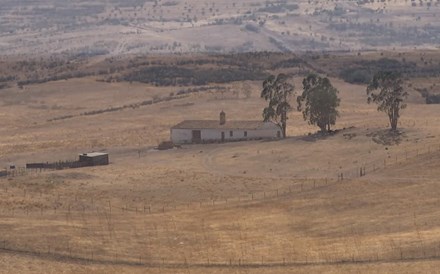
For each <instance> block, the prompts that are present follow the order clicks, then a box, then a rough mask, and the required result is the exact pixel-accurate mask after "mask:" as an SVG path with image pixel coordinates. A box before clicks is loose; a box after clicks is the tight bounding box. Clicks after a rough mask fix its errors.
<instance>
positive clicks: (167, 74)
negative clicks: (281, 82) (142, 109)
mask: <svg viewBox="0 0 440 274" xmlns="http://www.w3.org/2000/svg"><path fill="white" fill-rule="evenodd" d="M266 77H267V74H266V73H265V72H262V71H258V70H243V69H234V68H231V69H226V68H221V69H201V68H195V69H192V68H182V67H175V66H154V67H147V68H144V69H141V70H139V71H135V72H133V73H130V74H128V75H126V76H124V77H123V80H125V81H136V82H141V83H149V84H154V85H157V86H189V85H197V86H199V85H206V84H209V83H229V82H235V81H246V80H262V79H264V78H266Z"/></svg>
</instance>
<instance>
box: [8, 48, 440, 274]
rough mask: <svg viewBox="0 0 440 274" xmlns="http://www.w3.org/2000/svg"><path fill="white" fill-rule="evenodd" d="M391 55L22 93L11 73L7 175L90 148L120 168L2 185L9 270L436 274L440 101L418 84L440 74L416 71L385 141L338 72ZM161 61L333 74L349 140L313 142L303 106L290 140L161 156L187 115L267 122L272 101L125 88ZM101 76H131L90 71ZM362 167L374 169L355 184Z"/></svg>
mask: <svg viewBox="0 0 440 274" xmlns="http://www.w3.org/2000/svg"><path fill="white" fill-rule="evenodd" d="M395 54H398V53H393V52H386V53H385V54H384V55H381V54H380V53H370V54H367V53H363V54H362V55H361V56H358V55H348V54H347V55H340V56H336V57H334V56H333V55H330V56H327V57H324V56H321V57H319V58H316V57H313V56H309V55H306V56H294V55H273V56H271V58H268V57H264V56H263V57H261V56H260V57H256V56H255V55H254V56H252V55H251V56H246V55H244V56H243V55H239V56H234V57H227V56H181V57H176V56H167V57H162V58H161V59H159V57H153V58H144V59H142V58H134V57H127V59H106V60H103V59H99V58H98V59H93V58H92V59H90V60H88V61H87V60H85V59H84V60H83V61H82V63H81V62H80V63H79V64H77V65H78V68H79V69H80V70H83V69H84V70H85V69H89V70H90V71H91V72H94V73H91V74H90V75H87V76H84V77H82V78H75V77H74V78H71V77H68V78H69V79H67V80H58V81H44V83H29V84H25V85H23V86H22V87H21V88H20V87H18V86H17V85H16V82H14V81H16V80H8V81H7V83H8V85H10V87H6V88H4V89H3V90H2V92H1V94H0V99H1V106H0V114H1V118H2V121H3V126H2V128H1V129H0V138H1V140H2V142H1V146H0V155H1V158H0V164H1V165H2V166H8V165H10V164H11V163H14V164H16V165H17V166H19V167H20V166H23V165H24V164H25V163H26V162H34V161H57V160H66V159H71V158H74V157H76V154H77V153H80V152H84V151H89V150H106V151H109V152H110V157H111V162H112V164H111V165H109V166H106V167H93V168H84V169H72V170H64V171H44V172H26V173H25V174H20V175H18V176H15V177H8V178H3V179H0V216H1V219H0V266H1V269H2V271H4V272H6V273H11V272H17V271H18V272H35V273H39V272H52V273H59V272H61V271H64V272H72V273H89V272H91V271H93V272H97V273H112V272H122V273H137V272H139V273H144V272H151V273H206V272H209V273H231V272H232V273H254V272H255V273H260V272H266V273H285V272H291V273H304V272H317V273H318V272H319V273H341V272H370V273H371V272H386V273H390V272H398V273H405V272H407V273H412V272H417V271H419V272H424V273H429V272H432V273H434V272H435V271H436V269H438V267H439V256H440V245H439V243H440V233H439V227H440V222H439V218H438V217H439V216H438V210H437V209H438V206H439V202H440V200H439V199H438V197H439V194H440V193H439V187H438V179H437V178H438V176H439V175H440V173H439V170H438V169H437V166H438V163H439V161H440V146H439V145H440V138H439V137H438V136H439V134H440V118H439V117H438V111H439V105H435V104H431V105H427V104H425V100H424V98H423V97H422V94H421V93H420V92H419V91H418V90H417V89H418V88H420V87H424V86H425V85H428V86H434V87H435V85H434V84H435V83H436V81H437V79H438V78H437V76H434V75H428V74H423V75H418V76H417V77H412V76H411V74H409V76H408V84H410V83H411V84H412V85H411V86H409V85H408V90H409V92H410V93H411V97H410V100H409V104H408V108H407V109H406V110H405V111H404V113H403V116H402V119H401V123H400V126H399V127H400V128H401V134H399V135H390V134H389V133H388V132H387V131H386V130H385V129H386V127H387V119H386V117H385V115H383V114H381V113H377V112H376V110H375V107H374V106H372V105H367V104H366V94H365V86H364V85H358V84H349V83H346V82H344V81H342V80H340V79H338V78H336V76H338V75H339V72H340V71H341V68H342V67H344V66H347V65H358V63H356V62H358V61H359V60H364V61H365V60H379V59H380V58H384V57H388V58H394V59H397V57H396V56H395ZM421 54H422V55H423V56H424V57H425V58H428V57H427V56H428V55H429V59H432V60H434V61H433V62H432V63H433V64H436V63H438V60H439V59H438V56H439V55H438V52H434V51H433V52H412V53H405V55H404V56H405V58H407V60H408V62H409V61H411V60H414V62H415V61H416V60H420V55H421ZM269 57H270V56H269ZM154 58H157V59H154ZM260 58H261V59H260ZM145 59H146V60H147V61H148V64H145V63H144V61H145ZM185 60H186V61H188V60H196V61H197V60H199V61H200V60H211V61H209V62H202V64H197V63H196V64H195V63H188V64H187V63H185V62H183V61H185ZM249 60H254V63H252V61H249ZM267 60H270V61H267ZM286 60H290V61H289V62H288V61H286ZM292 60H299V61H292ZM152 61H154V62H155V63H154V64H151V62H152ZM157 61H161V65H162V66H164V65H165V66H180V67H182V68H186V69H195V70H203V69H207V70H209V69H219V68H225V67H233V68H236V69H240V68H241V67H242V66H244V64H246V63H248V64H252V67H253V68H255V69H256V71H261V72H262V73H271V72H279V71H285V72H289V73H291V74H292V75H293V76H294V79H295V84H296V86H297V91H298V90H299V89H300V88H301V82H300V81H301V75H303V74H304V73H305V72H306V71H308V70H312V69H314V68H320V69H323V70H326V71H325V72H326V73H328V74H329V75H330V76H332V82H333V84H334V85H335V86H336V87H337V88H338V89H339V90H340V95H341V99H342V102H341V109H340V112H341V117H340V119H339V120H338V122H337V125H336V128H337V129H338V132H337V133H335V134H334V135H331V136H327V137H322V136H319V135H316V134H314V133H315V132H316V131H317V129H316V128H313V127H310V126H309V125H307V124H306V123H305V122H304V121H303V120H302V117H301V114H300V113H297V112H292V113H291V114H290V115H289V117H290V119H289V121H288V135H289V136H290V137H289V138H287V139H286V140H282V141H273V142H267V141H266V142H265V141H252V142H239V143H230V144H211V145H188V146H184V147H183V148H182V149H174V150H169V151H156V150H154V149H153V147H154V146H156V145H157V144H158V143H159V142H160V141H162V140H167V139H168V138H169V128H170V126H172V125H174V124H175V123H177V122H180V121H181V120H183V119H216V118H217V116H218V112H219V111H220V110H222V109H223V110H225V112H226V113H227V116H228V119H261V109H262V108H263V106H264V101H262V100H261V99H260V98H259V91H260V85H261V81H259V80H253V79H240V81H233V80H228V81H223V82H220V83H208V84H207V85H204V86H203V87H205V89H200V88H201V86H198V87H194V86H191V85H186V86H185V85H182V86H179V85H178V84H176V83H172V84H170V85H157V86H155V85H153V84H151V83H150V84H141V83H138V82H136V81H134V82H132V83H130V82H127V81H124V75H129V74H130V73H132V72H134V71H138V70H142V69H144V68H148V67H156V66H157V63H156V62H157ZM283 61H284V62H283ZM7 62H8V65H7V66H3V67H2V70H3V71H5V72H9V73H10V74H11V75H17V76H18V77H19V78H20V77H23V78H20V80H26V79H28V78H27V77H26V73H27V72H26V71H23V70H22V69H16V70H14V69H13V68H14V64H15V63H14V60H12V59H8V60H7ZM291 62H292V63H293V64H294V65H292V64H291ZM298 62H299V63H301V65H300V66H298V65H297V64H298ZM417 62H419V61H417ZM280 64H281V65H280ZM283 64H284V65H283ZM286 64H290V65H286ZM428 65H429V63H428ZM428 65H426V66H428ZM234 66H235V67H234ZM104 67H108V68H109V69H111V68H115V67H120V68H121V69H120V70H116V69H115V71H112V72H111V71H107V72H105V73H102V74H99V73H95V72H96V71H99V70H100V69H102V68H104ZM78 68H71V69H72V72H76V71H78ZM43 71H44V74H45V75H41V76H44V77H47V76H51V75H53V74H52V73H53V71H51V70H50V69H48V70H43ZM40 72H41V71H40ZM41 73H43V72H41ZM109 79H113V80H110V81H107V80H109ZM241 80H245V81H241ZM208 87H210V88H208ZM188 89H192V92H182V93H181V94H180V95H179V96H177V97H176V96H175V97H173V98H172V100H171V99H170V100H164V101H161V100H159V99H160V98H169V97H170V94H171V93H173V94H174V95H177V94H178V93H179V91H181V90H184V91H186V90H188ZM194 89H196V90H197V91H196V92H194ZM244 89H250V90H251V91H252V92H251V94H250V96H247V95H246V94H245V93H244V91H243V90H244ZM174 95H173V96H174ZM145 101H152V102H151V104H142V102H145ZM121 106H122V107H123V108H118V107H121ZM115 108H116V109H115ZM101 110H106V111H101ZM85 113H93V115H86V114H85ZM60 117H61V118H60ZM54 118H58V119H54ZM360 168H365V170H366V176H363V177H359V170H360ZM340 173H343V174H344V180H340V179H339V180H338V175H339V174H340Z"/></svg>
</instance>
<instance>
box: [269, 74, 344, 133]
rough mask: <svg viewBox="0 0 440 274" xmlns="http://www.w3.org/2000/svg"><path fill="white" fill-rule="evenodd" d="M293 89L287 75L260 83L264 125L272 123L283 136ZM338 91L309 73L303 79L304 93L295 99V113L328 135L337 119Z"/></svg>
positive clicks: (317, 76)
mask: <svg viewBox="0 0 440 274" xmlns="http://www.w3.org/2000/svg"><path fill="white" fill-rule="evenodd" d="M294 89H295V86H294V84H293V82H292V81H291V79H290V77H289V76H287V75H286V74H282V73H281V74H278V75H277V76H274V75H271V76H269V77H268V78H267V79H266V80H265V81H264V82H263V89H262V91H261V98H263V99H264V100H266V101H267V102H268V105H267V107H265V108H264V109H263V119H264V121H265V122H267V121H272V122H273V123H275V124H277V125H278V126H279V127H280V129H281V130H282V134H283V138H285V137H286V126H287V120H288V119H289V118H288V112H289V111H291V110H292V106H291V104H290V100H291V98H292V96H293V95H294V92H295V91H294ZM338 93H339V91H338V90H337V89H336V88H335V87H333V85H332V84H331V82H330V80H329V79H328V78H327V77H321V76H319V75H317V74H309V75H307V76H306V77H305V78H304V80H303V92H302V94H301V95H300V96H298V97H297V100H296V101H297V104H298V106H297V110H298V111H301V112H302V114H303V118H304V120H305V121H307V122H308V123H309V124H310V125H316V126H318V127H319V128H320V130H321V132H322V133H324V132H331V126H332V125H334V124H335V123H336V119H337V117H338V116H339V112H338V110H337V108H338V107H339V104H340V102H341V100H340V99H339V97H338Z"/></svg>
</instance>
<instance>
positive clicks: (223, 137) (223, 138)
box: [222, 132, 225, 142]
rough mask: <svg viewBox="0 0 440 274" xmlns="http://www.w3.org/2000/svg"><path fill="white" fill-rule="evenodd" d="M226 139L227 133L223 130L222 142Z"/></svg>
mask: <svg viewBox="0 0 440 274" xmlns="http://www.w3.org/2000/svg"><path fill="white" fill-rule="evenodd" d="M224 141H225V133H224V132H222V142H224Z"/></svg>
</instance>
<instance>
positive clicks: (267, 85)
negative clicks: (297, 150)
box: [261, 74, 295, 138]
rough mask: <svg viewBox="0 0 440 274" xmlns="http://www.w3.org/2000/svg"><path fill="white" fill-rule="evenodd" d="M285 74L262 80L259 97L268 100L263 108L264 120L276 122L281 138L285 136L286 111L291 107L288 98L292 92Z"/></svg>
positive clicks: (292, 86)
mask: <svg viewBox="0 0 440 274" xmlns="http://www.w3.org/2000/svg"><path fill="white" fill-rule="evenodd" d="M289 80H290V79H289V77H288V76H287V75H285V74H279V75H277V76H274V75H271V76H269V77H268V78H267V79H266V80H265V81H264V82H263V90H262V91H261V98H264V99H265V100H266V101H268V106H267V107H265V108H264V110H263V118H264V121H265V122H268V121H272V122H274V123H276V124H277V125H278V126H279V127H280V128H281V131H282V134H283V138H285V137H286V127H287V119H288V117H287V113H288V112H289V111H290V110H291V109H292V107H291V106H290V103H289V101H290V98H291V96H292V95H293V93H294V89H295V87H294V85H293V83H291V82H290V81H289Z"/></svg>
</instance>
